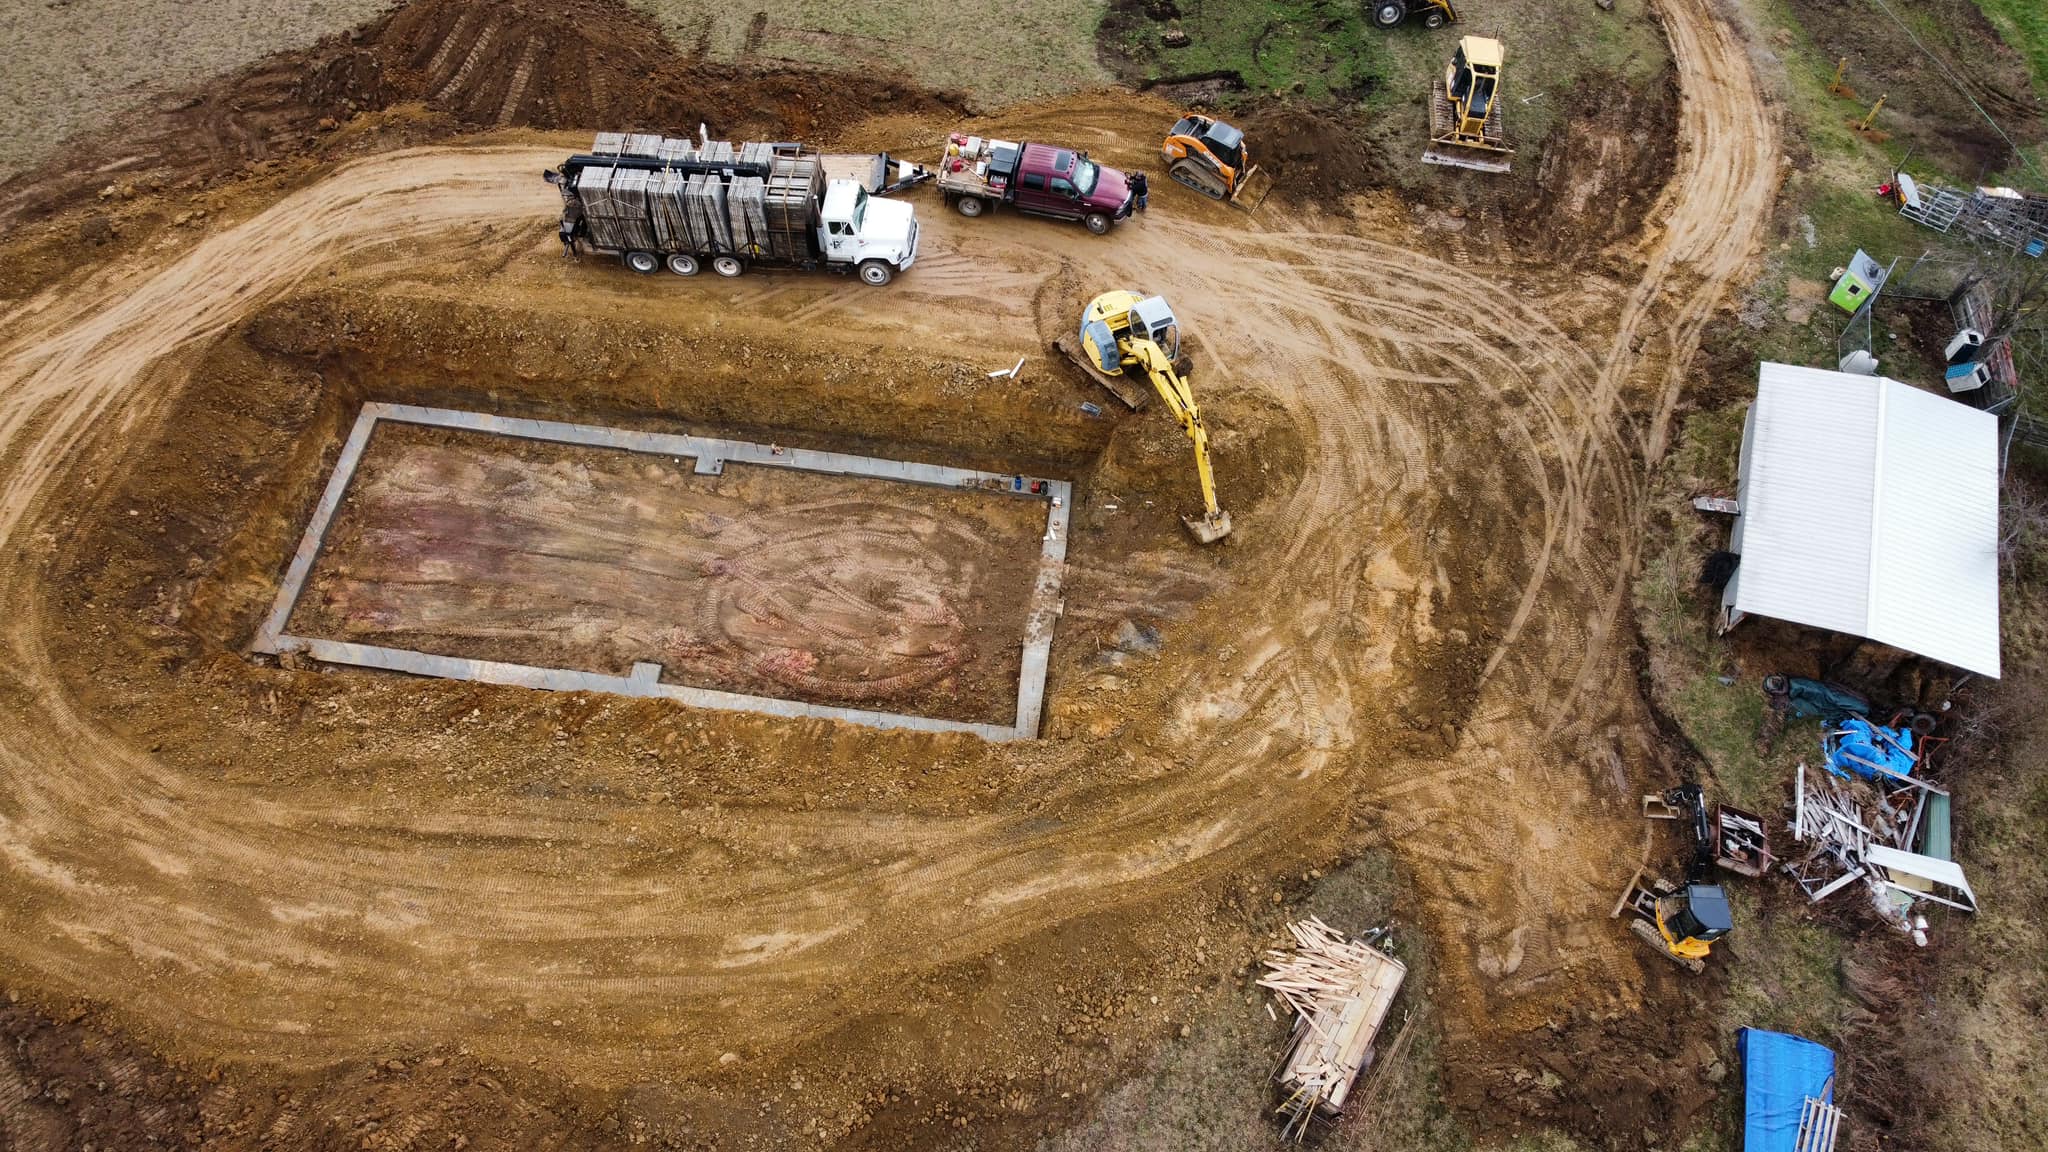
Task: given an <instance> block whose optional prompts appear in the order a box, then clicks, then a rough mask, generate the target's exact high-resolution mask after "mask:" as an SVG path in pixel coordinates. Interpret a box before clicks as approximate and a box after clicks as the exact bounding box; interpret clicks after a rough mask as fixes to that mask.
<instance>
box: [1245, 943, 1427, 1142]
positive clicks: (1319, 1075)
mask: <svg viewBox="0 0 2048 1152" xmlns="http://www.w3.org/2000/svg"><path fill="white" fill-rule="evenodd" d="M1287 930H1288V932H1289V933H1290V934H1291V935H1292V936H1293V937H1294V942H1295V947H1294V950H1293V951H1291V952H1290V951H1283V950H1275V951H1272V952H1268V953H1267V954H1266V958H1265V960H1264V964H1265V966H1266V968H1267V969H1268V971H1267V973H1266V975H1264V976H1262V977H1260V978H1259V986H1260V987H1262V988H1269V989H1271V990H1272V991H1274V992H1276V993H1278V994H1279V996H1280V998H1281V999H1282V1000H1284V1001H1286V1003H1287V1006H1288V1007H1290V1008H1292V1009H1293V1010H1294V1013H1295V1025H1294V1035H1293V1037H1292V1039H1291V1040H1290V1042H1289V1045H1288V1051H1287V1058H1286V1060H1285V1061H1284V1062H1283V1063H1282V1064H1281V1066H1280V1071H1279V1072H1278V1073H1277V1074H1276V1077H1275V1078H1276V1080H1277V1081H1278V1082H1279V1085H1280V1094H1281V1103H1280V1109H1279V1110H1280V1113H1281V1115H1282V1116H1284V1117H1285V1118H1286V1122H1285V1126H1284V1128H1283V1131H1284V1133H1285V1134H1286V1135H1288V1136H1289V1137H1290V1138H1292V1139H1295V1140H1297V1141H1298V1140H1301V1139H1303V1138H1305V1137H1306V1135H1307V1132H1308V1126H1309V1122H1310V1121H1311V1120H1315V1119H1323V1120H1334V1119H1336V1118H1337V1117H1338V1116H1340V1115H1342V1114H1343V1110H1344V1102H1345V1100H1346V1099H1347V1098H1349V1096H1350V1095H1351V1089H1352V1087H1353V1085H1354V1084H1355V1083H1356V1081H1357V1079H1358V1075H1359V1073H1360V1072H1361V1071H1363V1070H1364V1069H1365V1067H1366V1066H1367V1064H1368V1063H1369V1062H1370V1061H1371V1059H1372V1051H1373V1047H1372V1045H1373V1039H1374V1038H1375V1037H1376V1036H1378V1035H1379V1030H1380V1026H1381V1024H1383V1023H1384V1022H1385V1021H1386V1018H1387V1010H1388V1009H1389V1008H1391V1007H1392V1006H1393V1002H1394V995H1395V993H1397V992H1399V991H1400V990H1401V982H1402V980H1404V979H1405V978H1406V977H1407V975H1408V966H1407V965H1405V964H1403V963H1401V962H1400V961H1399V960H1396V959H1394V958H1393V957H1392V956H1389V955H1387V954H1386V953H1385V952H1382V951H1380V950H1379V949H1377V948H1374V947H1373V946H1371V945H1370V944H1367V943H1365V942H1363V941H1359V940H1347V939H1345V937H1344V934H1343V933H1342V932H1339V931H1337V930H1336V929H1334V928H1332V927H1330V926H1329V925H1328V924H1325V923H1323V922H1322V921H1321V920H1319V919H1317V918H1315V917H1313V916H1312V917H1310V918H1308V919H1307V920H1301V921H1296V922H1295V923H1292V924H1289V925H1288V926H1287Z"/></svg>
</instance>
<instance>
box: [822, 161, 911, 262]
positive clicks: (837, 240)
mask: <svg viewBox="0 0 2048 1152" xmlns="http://www.w3.org/2000/svg"><path fill="white" fill-rule="evenodd" d="M818 251H819V253H820V254H822V255H823V256H824V258H825V262H826V263H828V264H842V265H845V264H850V265H854V266H856V267H858V268H859V269H860V276H861V279H862V280H865V281H867V282H868V283H870V284H887V283H888V282H889V279H890V277H891V275H893V274H894V273H895V272H900V271H902V270H903V269H905V268H908V267H910V266H911V264H912V263H914V262H915V261H916V260H917V212H916V210H915V209H913V208H912V207H911V206H910V205H908V204H905V203H903V202H902V201H900V200H884V199H882V198H880V197H877V196H870V195H869V194H868V190H867V189H866V188H863V187H861V186H860V184H859V182H857V181H853V180H833V181H831V182H830V183H828V184H827V185H826V186H825V196H824V200H823V202H822V204H821V205H820V206H819V209H818Z"/></svg>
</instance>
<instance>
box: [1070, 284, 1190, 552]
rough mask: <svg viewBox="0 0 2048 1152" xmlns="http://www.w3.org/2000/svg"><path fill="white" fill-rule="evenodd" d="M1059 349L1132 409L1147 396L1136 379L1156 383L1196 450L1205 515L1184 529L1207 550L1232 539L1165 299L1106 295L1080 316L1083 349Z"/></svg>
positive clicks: (1132, 294) (1177, 327)
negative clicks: (1219, 503)
mask: <svg viewBox="0 0 2048 1152" xmlns="http://www.w3.org/2000/svg"><path fill="white" fill-rule="evenodd" d="M1058 347H1059V348H1060V349H1061V350H1063V351H1065V352H1066V353H1067V354H1068V355H1069V356H1071V357H1073V358H1074V360H1075V361H1076V362H1078V363H1079V364H1080V365H1081V366H1082V367H1083V368H1085V369H1087V370H1088V373H1089V375H1091V376H1094V377H1095V378H1096V379H1097V380H1099V381H1101V382H1102V384H1103V385H1104V386H1105V387H1107V388H1108V389H1109V390H1110V391H1111V392H1114V393H1115V394H1116V395H1117V397H1118V398H1119V399H1121V400H1123V402H1124V403H1125V404H1128V405H1130V406H1131V407H1132V408H1136V407H1138V405H1139V404H1140V403H1142V402H1143V400H1144V396H1143V394H1142V393H1138V392H1134V391H1133V390H1132V388H1131V386H1130V381H1131V377H1132V376H1144V377H1145V378H1147V379H1149V380H1150V381H1151V382H1152V390H1153V391H1154V392H1156V393H1158V394H1159V399H1160V400H1161V401H1163V402H1164V403H1165V404H1166V407H1167V410H1168V411H1170V412H1172V413H1173V417H1174V419H1176V420H1178V421H1180V427H1181V431H1183V432H1185V433H1187V437H1188V441H1189V443H1191V444H1193V445H1194V448H1195V475H1196V476H1197V477H1199V478H1200V480H1201V483H1202V514H1201V515H1200V516H1183V517H1181V523H1183V524H1185V525H1187V529H1188V531H1189V532H1190V533H1192V534H1193V535H1194V538H1195V539H1197V540H1199V541H1201V542H1202V543H1204V544H1214V543H1215V542H1216V541H1218V540H1221V539H1223V538H1224V537H1225V536H1228V535H1230V513H1228V512H1225V511H1224V510H1223V509H1221V508H1219V507H1217V506H1216V477H1215V474H1214V473H1212V472H1211V471H1210V469H1209V430H1208V429H1207V428H1205V427H1203V426H1202V409H1201V407H1200V406H1199V405H1197V404H1196V403H1195V393H1194V389H1192V388H1190V387H1189V386H1188V368H1189V365H1188V361H1187V359H1186V358H1185V357H1183V356H1181V354H1180V322H1179V321H1178V320H1176V319H1174V315H1173V308H1172V307H1171V306H1170V305H1168V304H1167V302H1166V300H1165V298H1164V297H1160V296H1146V295H1143V294H1141V293H1138V292H1132V291H1129V290H1125V289H1118V290H1117V291H1113V292H1104V293H1103V294H1102V295H1100V296H1097V297H1096V298H1095V299H1093V300H1091V301H1089V302H1088V307H1087V309H1086V310H1085V311H1083V312H1082V313H1081V330H1080V333H1079V343H1078V344H1075V345H1069V344H1068V343H1067V342H1066V341H1065V340H1064V339H1063V340H1060V341H1059V342H1058Z"/></svg>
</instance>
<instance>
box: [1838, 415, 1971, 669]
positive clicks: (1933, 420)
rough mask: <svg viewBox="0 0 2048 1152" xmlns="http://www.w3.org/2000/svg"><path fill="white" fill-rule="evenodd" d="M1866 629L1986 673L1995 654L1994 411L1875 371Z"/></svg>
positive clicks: (1908, 647)
mask: <svg viewBox="0 0 2048 1152" xmlns="http://www.w3.org/2000/svg"><path fill="white" fill-rule="evenodd" d="M1884 405H1885V420H1884V448H1883V452H1882V456H1881V458H1882V460H1883V467H1882V468H1881V469H1880V471H1879V474H1878V488H1877V507H1878V514H1877V522H1876V525H1875V529H1876V530H1875V532H1874V533H1873V540H1874V542H1875V544H1876V552H1875V554H1876V568H1875V572H1874V573H1873V576H1872V581H1871V588H1872V594H1871V601H1870V628H1869V631H1868V632H1867V633H1866V634H1867V635H1869V636H1870V637H1871V638H1873V639H1876V640H1881V641H1883V642H1884V643H1886V644H1890V645H1893V646H1894V647H1898V648H1904V649H1906V650H1907V651H1909V652H1919V653H1922V654H1924V655H1927V656H1932V657H1933V658H1935V659H1936V660H1939V661H1941V662H1942V663H1944V664H1952V665H1954V666H1956V667H1958V668H1965V669H1968V670H1970V671H1973V672H1980V673H1982V674H1984V675H1986V676H1996V675H1998V672H1999V661H1998V419H1997V418H1996V417H1994V416H1992V415H1990V414H1989V413H1986V412H1980V411H1978V410H1976V409H1974V408H1970V407H1966V406H1965V405H1962V404H1958V403H1956V402H1955V401H1953V400H1950V399H1948V398H1946V397H1943V396H1937V395H1935V394H1933V393H1931V392H1922V391H1920V390H1919V389H1917V388H1911V387H1908V386H1906V385H1904V384H1899V383H1896V382H1894V381H1890V380H1887V381H1884Z"/></svg>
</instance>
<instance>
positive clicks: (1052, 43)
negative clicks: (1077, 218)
mask: <svg viewBox="0 0 2048 1152" xmlns="http://www.w3.org/2000/svg"><path fill="white" fill-rule="evenodd" d="M628 2H629V3H630V4H631V5H632V6H633V7H635V8H639V9H641V10H643V11H645V12H648V13H650V14H652V15H653V16H654V17H655V19H656V20H658V21H659V22H660V23H661V26H662V27H663V28H664V29H666V30H667V32H668V34H669V36H670V38H672V39H673V40H675V42H676V43H677V44H678V45H680V46H681V47H682V48H683V49H684V50H685V51H692V50H697V49H702V50H704V51H705V52H706V53H707V54H708V55H709V56H711V57H712V58H714V59H718V60H759V61H763V62H771V61H787V62H791V63H799V64H811V65H820V66H824V67H840V68H861V67H878V68H882V69H886V70H889V71H899V72H903V73H907V74H908V75H910V76H911V78H912V79H914V80H916V81H917V82H918V83H920V84H923V85H925V86H927V87H931V88H949V89H956V90H959V91H964V92H966V93H968V94H969V95H971V96H973V97H974V98H975V99H976V100H978V101H980V102H981V103H983V104H986V105H990V106H996V105H1001V104H1008V103H1012V102H1014V101H1018V100H1031V99H1036V98H1038V97H1043V96H1050V95H1053V94H1055V93H1060V92H1071V91H1074V90H1076V89H1081V88H1091V87H1095V86H1097V85H1101V84H1107V83H1109V82H1110V76H1109V74H1108V73H1107V72H1105V71H1104V70H1103V68H1102V66H1101V65H1100V64H1098V63H1097V62H1096V59H1095V28H1096V25H1097V24H1099V23H1101V21H1102V16H1103V12H1104V10H1105V6H1104V3H1103V2H1102V0H1032V2H1031V3H1029V4H1013V3H1005V2H1004V0H950V2H944V3H940V2H935V0H864V2H863V3H859V4H840V3H833V2H831V0H751V2H749V3H743V4H741V5H740V6H739V7H737V8H734V7H731V6H729V5H726V4H718V3H711V2H709V0H628Z"/></svg>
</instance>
